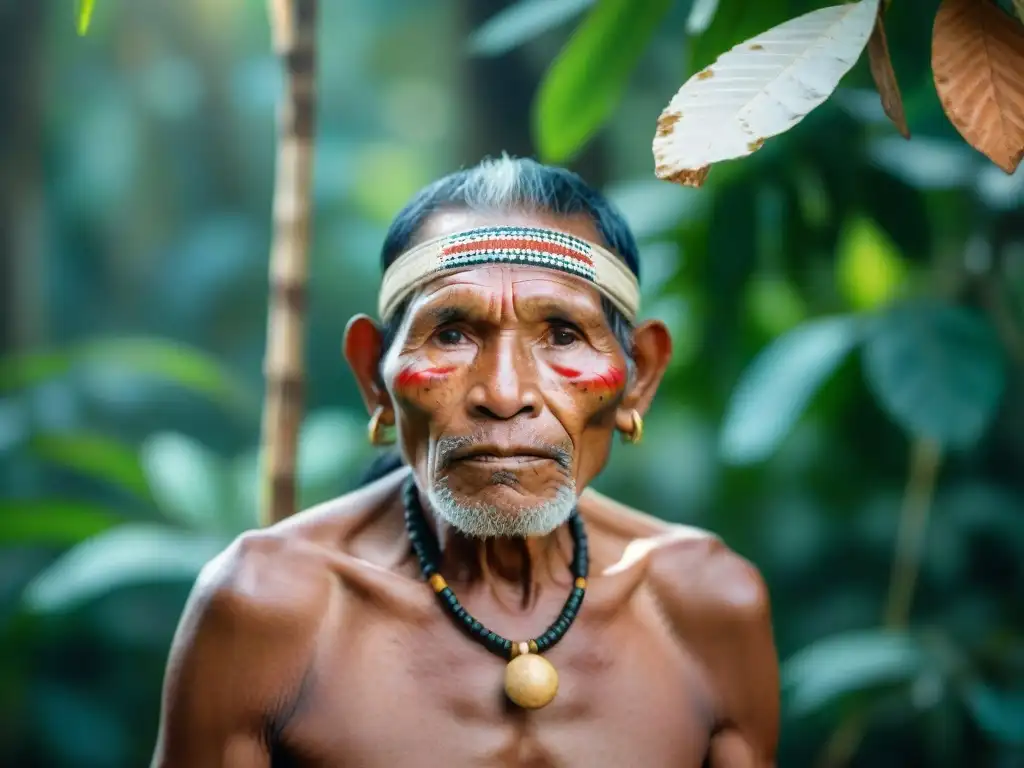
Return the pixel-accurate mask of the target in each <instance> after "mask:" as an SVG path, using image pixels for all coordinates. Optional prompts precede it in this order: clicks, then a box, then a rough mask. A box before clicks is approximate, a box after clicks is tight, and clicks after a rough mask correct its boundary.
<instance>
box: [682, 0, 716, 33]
mask: <svg viewBox="0 0 1024 768" xmlns="http://www.w3.org/2000/svg"><path fill="white" fill-rule="evenodd" d="M717 10H718V0H694V3H693V5H692V6H691V7H690V15H689V16H688V17H687V18H686V33H687V34H689V35H699V34H701V33H702V32H705V31H706V30H707V28H708V27H709V26H711V22H712V21H713V20H714V18H715V11H717Z"/></svg>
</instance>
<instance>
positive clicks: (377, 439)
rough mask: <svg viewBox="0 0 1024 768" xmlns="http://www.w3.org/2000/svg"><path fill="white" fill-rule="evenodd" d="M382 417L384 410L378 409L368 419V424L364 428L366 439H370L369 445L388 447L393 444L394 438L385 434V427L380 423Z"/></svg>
mask: <svg viewBox="0 0 1024 768" xmlns="http://www.w3.org/2000/svg"><path fill="white" fill-rule="evenodd" d="M383 416H384V408H383V407H378V408H377V410H375V411H374V412H373V416H371V417H370V423H369V424H368V425H367V427H366V433H367V437H369V438H370V445H390V444H391V443H393V442H395V439H394V436H393V435H389V434H388V433H387V427H386V425H385V424H382V423H381V417H383Z"/></svg>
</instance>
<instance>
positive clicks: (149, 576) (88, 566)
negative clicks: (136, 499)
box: [24, 523, 230, 613]
mask: <svg viewBox="0 0 1024 768" xmlns="http://www.w3.org/2000/svg"><path fill="white" fill-rule="evenodd" d="M229 542H230V539H229V538H228V537H224V536H212V535H206V536H203V535H198V534H194V533H189V532H187V531H180V530H177V529H174V528H169V527H166V526H161V525H156V524H148V523H129V524H125V525H120V526H117V527H116V528H111V529H110V530H108V531H106V532H104V533H100V534H99V535H97V536H94V537H92V538H90V539H88V540H86V541H84V542H82V543H81V544H79V545H78V546H76V547H73V548H72V549H70V550H68V552H66V553H65V554H64V555H63V556H61V557H59V558H58V559H57V560H56V561H55V562H54V563H53V564H52V565H51V566H50V567H49V568H47V569H46V570H44V571H43V572H42V573H41V574H39V575H38V576H37V577H36V578H35V579H33V580H32V582H30V583H29V585H28V587H26V589H25V594H24V599H25V602H26V604H27V606H28V608H29V609H30V610H32V611H36V612H41V613H49V612H56V611H66V610H69V609H71V608H74V607H76V606H78V605H80V604H81V603H84V602H87V601H90V600H95V599H97V598H100V597H103V596H104V595H107V594H109V593H111V592H113V591H115V590H119V589H124V588H126V587H132V586H139V585H143V584H154V583H162V582H189V581H192V580H193V579H195V578H196V576H197V575H198V574H199V571H200V570H202V567H203V566H204V565H205V564H206V563H207V562H209V561H210V559H212V558H213V557H214V556H215V555H217V554H218V553H219V552H220V551H221V550H223V549H224V548H225V547H226V546H227V544H228V543H229Z"/></svg>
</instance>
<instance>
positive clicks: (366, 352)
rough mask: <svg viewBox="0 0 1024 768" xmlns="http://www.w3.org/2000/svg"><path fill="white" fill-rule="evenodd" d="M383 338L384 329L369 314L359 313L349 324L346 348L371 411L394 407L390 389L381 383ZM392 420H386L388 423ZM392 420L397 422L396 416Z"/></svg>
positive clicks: (346, 353)
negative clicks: (388, 391) (394, 419)
mask: <svg viewBox="0 0 1024 768" xmlns="http://www.w3.org/2000/svg"><path fill="white" fill-rule="evenodd" d="M382 341H383V336H382V335H381V332H380V328H378V327H377V324H376V323H375V322H373V320H372V319H370V318H369V317H368V316H366V315H356V316H355V317H353V318H352V319H351V320H349V321H348V325H347V326H345V339H344V341H343V342H342V351H343V353H344V355H345V360H347V361H348V365H349V368H351V369H352V373H353V374H355V377H356V384H358V385H359V392H360V394H361V395H362V396H363V402H364V403H365V404H366V410H367V411H368V412H369V413H371V414H372V413H374V412H375V411H376V410H377V409H378V408H383V409H384V410H385V411H388V413H389V414H390V411H391V410H392V409H391V398H390V397H389V396H388V393H387V390H386V389H384V387H383V386H381V382H380V376H379V373H378V372H379V369H380V358H381V351H382V350H381V343H382ZM388 421H389V420H385V423H388ZM390 423H393V419H392V420H390Z"/></svg>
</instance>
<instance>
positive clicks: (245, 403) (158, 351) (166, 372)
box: [77, 338, 254, 408]
mask: <svg viewBox="0 0 1024 768" xmlns="http://www.w3.org/2000/svg"><path fill="white" fill-rule="evenodd" d="M77 357H78V359H79V360H80V361H81V362H83V363H86V364H89V365H95V366H103V367H104V368H110V367H114V368H123V369H125V370H127V371H130V372H132V373H138V374H143V375H148V376H154V377H156V378H160V379H164V380H166V381H169V382H173V383H174V384H177V385H179V386H181V387H184V388H185V389H187V390H190V391H192V392H196V393H198V394H201V395H205V396H207V397H209V398H210V399H212V400H215V401H219V402H221V403H223V404H225V405H228V406H230V407H239V406H241V407H245V408H247V407H252V405H253V402H254V399H253V397H252V393H250V392H249V391H248V390H247V389H246V387H245V386H244V385H243V384H242V383H241V382H240V381H239V380H238V379H237V378H236V377H235V376H234V375H233V374H231V373H230V372H229V371H227V370H226V369H225V368H224V366H222V365H221V363H220V361H218V360H217V359H216V358H214V357H212V356H210V355H208V354H206V353H205V352H201V351H199V350H197V349H193V348H192V347H189V346H187V345H185V344H181V343H179V342H176V341H173V340H169V339H159V338H121V339H105V340H101V341H95V342H91V343H87V344H85V345H83V346H81V347H80V348H79V349H78V351H77Z"/></svg>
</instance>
